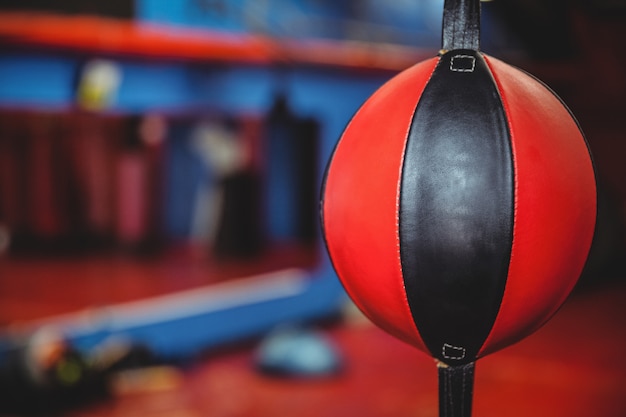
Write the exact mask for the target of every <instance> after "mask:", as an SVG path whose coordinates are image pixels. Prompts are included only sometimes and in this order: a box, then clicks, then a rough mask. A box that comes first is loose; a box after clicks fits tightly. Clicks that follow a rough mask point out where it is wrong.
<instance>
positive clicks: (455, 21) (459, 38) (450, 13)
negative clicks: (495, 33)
mask: <svg viewBox="0 0 626 417" xmlns="http://www.w3.org/2000/svg"><path fill="white" fill-rule="evenodd" d="M441 33H442V42H441V43H442V49H444V50H446V51H451V50H453V49H474V50H478V49H480V0H445V3H444V5H443V25H442V31H441Z"/></svg>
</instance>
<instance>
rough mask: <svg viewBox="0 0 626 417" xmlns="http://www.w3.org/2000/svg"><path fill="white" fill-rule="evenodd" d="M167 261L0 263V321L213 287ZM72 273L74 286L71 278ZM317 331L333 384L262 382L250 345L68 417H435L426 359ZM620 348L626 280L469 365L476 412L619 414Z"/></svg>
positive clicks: (388, 342) (342, 328)
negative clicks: (332, 346) (338, 359)
mask: <svg viewBox="0 0 626 417" xmlns="http://www.w3.org/2000/svg"><path fill="white" fill-rule="evenodd" d="M172 265H173V266H171V269H169V268H165V267H164V266H163V265H161V266H160V267H159V268H156V266H155V265H152V266H151V264H150V263H143V264H142V263H136V262H130V261H126V260H118V261H115V262H112V263H111V262H110V260H109V261H107V262H104V261H101V260H100V261H98V260H97V261H88V260H84V261H81V262H78V263H74V262H69V261H55V262H53V263H52V264H47V266H46V268H43V269H42V268H41V264H36V263H35V264H31V263H29V262H7V261H6V260H4V261H0V312H1V314H2V316H1V317H2V320H3V321H4V323H8V322H11V321H12V320H14V319H20V320H27V319H29V318H34V317H37V316H39V315H41V314H44V313H45V312H46V311H49V312H54V313H59V312H63V311H67V310H71V309H75V308H84V307H85V299H83V300H82V301H81V299H82V298H84V297H86V300H88V301H89V302H93V303H104V302H107V301H110V300H115V301H124V300H127V299H131V298H132V297H135V296H138V295H140V294H145V295H152V294H158V293H163V292H164V291H168V290H173V289H181V287H185V286H187V287H189V286H193V285H204V284H206V283H207V280H210V278H207V275H210V274H207V268H208V266H207V265H204V266H202V263H195V264H194V263H191V264H184V263H183V264H178V266H176V262H174V263H173V264H172ZM194 265H195V266H194ZM7 272H11V274H10V275H11V278H9V276H8V275H6V273H7ZM78 272H80V275H79V276H80V279H79V280H76V281H75V282H73V283H72V279H73V278H71V277H72V276H74V277H76V276H77V275H76V274H78ZM231 272H232V274H233V275H235V272H243V271H231ZM16 277H19V279H18V278H16ZM175 277H176V278H175ZM74 279H75V278H74ZM107 279H109V281H108V284H106V285H105V287H106V288H107V289H106V292H105V293H102V289H103V288H105V287H103V286H102V282H103V280H104V281H106V280H107ZM41 282H46V283H47V284H46V285H41ZM70 284H72V285H73V286H72V287H69V285H70ZM96 294H100V295H99V296H96ZM324 333H325V334H326V335H328V336H329V337H330V338H331V340H333V341H334V342H335V343H336V344H337V346H338V347H339V349H340V351H341V352H342V354H343V355H344V357H345V361H346V368H345V372H344V373H343V374H342V375H340V376H338V377H334V378H329V379H325V380H318V381H290V380H277V379H272V378H268V377H264V376H262V375H260V374H258V373H257V372H256V371H255V370H254V369H253V367H252V362H253V354H254V346H250V347H245V348H237V349H232V350H228V351H226V352H221V353H220V354H216V355H213V356H211V357H207V358H206V359H204V360H202V361H199V362H198V363H196V364H195V365H194V366H193V367H191V368H190V369H186V370H177V369H165V370H161V371H159V372H156V373H152V374H151V375H152V378H150V379H148V380H144V381H143V382H144V383H137V382H135V383H134V384H131V385H130V386H129V385H128V384H125V385H117V386H118V391H117V395H116V396H115V397H114V398H113V399H112V400H111V401H108V402H106V403H102V404H94V405H92V406H89V407H87V408H83V409H80V410H77V411H75V412H73V413H71V414H67V417H105V416H106V417H133V416H141V417H161V416H168V417H201V416H202V417H212V416H232V417H253V416H258V417H270V416H280V417H283V416H298V417H307V416H315V417H332V416H337V417H339V416H341V417H346V416H347V417H351V416H355V417H369V416H371V417H384V416H390V417H392V416H393V417H404V416H406V417H409V416H411V417H429V416H430V417H436V416H437V414H438V412H437V392H436V387H437V382H436V369H435V364H434V362H433V361H432V360H431V359H430V358H428V357H427V356H426V355H424V354H422V353H420V352H418V351H416V350H414V349H413V348H411V347H410V346H408V345H405V344H403V343H401V342H398V341H396V340H395V339H393V338H391V337H390V336H387V335H386V334H384V333H383V332H381V331H380V330H378V329H377V328H375V327H373V326H371V325H368V324H364V322H363V321H359V320H357V321H354V320H351V321H350V320H349V321H347V322H346V323H345V324H342V325H337V326H334V327H332V328H331V329H326V330H324ZM624 352H626V284H612V285H610V286H608V285H607V286H604V287H602V288H598V289H594V290H588V291H586V292H578V293H576V294H574V295H573V296H572V297H571V298H570V300H569V301H568V302H567V303H566V305H565V306H564V307H563V308H562V309H561V311H560V312H559V313H558V314H557V316H556V317H555V318H554V319H553V320H552V321H550V322H549V323H548V324H547V325H546V326H545V327H544V328H542V329H541V330H539V331H538V332H537V333H535V334H534V335H532V336H531V337H529V338H527V339H526V340H524V341H522V342H520V343H519V344H517V345H515V346H513V347H510V348H508V349H505V350H504V351H502V352H499V353H496V354H494V355H492V356H491V357H487V358H484V359H481V360H480V361H479V362H478V364H477V370H476V387H475V402H474V416H476V417H492V416H493V417H502V416H507V417H517V416H520V417H521V416H524V417H543V416H545V417H595V416H602V417H626V355H625V354H624Z"/></svg>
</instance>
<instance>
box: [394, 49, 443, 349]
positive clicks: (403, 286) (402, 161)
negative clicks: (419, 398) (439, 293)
mask: <svg viewBox="0 0 626 417" xmlns="http://www.w3.org/2000/svg"><path fill="white" fill-rule="evenodd" d="M440 63H441V58H439V59H438V60H437V63H436V64H435V65H434V66H433V69H432V71H431V72H430V75H429V76H428V80H426V83H425V84H424V88H423V89H422V93H421V94H420V96H419V97H418V99H417V104H416V105H415V108H414V109H413V113H412V114H411V121H410V122H409V125H408V126H407V130H406V135H405V138H406V139H405V141H404V146H403V148H402V155H401V157H400V169H399V175H398V184H397V186H396V251H397V255H398V265H399V267H400V268H399V269H400V275H401V276H402V289H403V291H402V295H403V298H404V304H405V306H406V309H407V310H408V312H409V317H411V318H412V321H413V325H414V326H415V332H416V333H417V335H418V337H419V338H420V339H421V341H422V343H423V344H424V348H425V349H427V350H430V349H428V346H426V342H425V341H424V339H423V338H422V335H421V334H420V331H419V329H418V328H417V323H415V318H413V312H412V311H411V306H410V304H409V298H408V296H407V294H406V284H405V282H404V271H403V269H402V254H401V252H400V192H401V188H402V171H404V158H405V156H406V148H407V145H408V143H409V135H410V134H411V126H412V125H413V120H414V118H415V113H416V112H417V107H418V105H419V101H420V100H421V98H422V95H423V94H424V90H425V89H426V87H427V86H428V84H429V83H430V80H431V79H432V78H433V74H434V73H435V71H436V70H437V67H438V66H439V64H440Z"/></svg>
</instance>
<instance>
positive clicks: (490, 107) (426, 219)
mask: <svg viewBox="0 0 626 417" xmlns="http://www.w3.org/2000/svg"><path fill="white" fill-rule="evenodd" d="M401 181H402V183H401V194H400V214H399V222H400V255H401V261H402V271H403V276H404V281H405V287H406V291H407V297H408V301H409V305H410V307H411V312H412V314H413V318H414V320H415V323H416V324H417V328H418V329H419V331H420V334H421V336H422V338H423V340H424V342H425V343H426V345H427V346H428V348H429V349H430V351H431V353H432V354H433V355H434V356H435V357H437V358H438V359H440V360H441V361H443V362H445V363H449V364H453V365H459V364H463V363H469V362H471V361H473V360H474V359H475V356H476V354H477V352H478V350H479V349H480V347H481V345H482V343H483V342H484V340H485V339H486V337H487V335H488V333H489V331H490V329H491V327H492V325H493V323H494V320H495V317H496V315H497V313H498V309H499V307H500V302H501V299H502V296H503V293H504V285H505V282H506V276H507V273H508V264H509V258H510V254H511V245H512V233H513V232H512V231H513V204H514V184H513V162H512V155H511V145H510V135H509V130H508V126H507V120H506V116H505V113H504V110H503V107H502V102H501V99H500V96H499V94H498V90H497V87H496V86H495V82H494V80H493V77H492V76H491V73H490V71H489V69H488V67H487V65H486V63H485V61H484V60H483V58H482V57H481V55H480V54H479V53H477V52H475V51H472V50H455V51H451V52H448V53H446V54H444V55H443V56H442V58H441V61H440V63H439V65H438V66H437V68H436V69H435V71H434V73H433V76H432V78H431V80H430V82H429V84H428V85H427V86H426V89H425V90H424V92H423V94H422V97H421V99H420V102H419V103H418V105H417V108H416V112H415V115H414V118H413V122H412V125H411V130H410V132H409V138H408V143H407V148H406V154H405V160H404V166H403V172H402V179H401Z"/></svg>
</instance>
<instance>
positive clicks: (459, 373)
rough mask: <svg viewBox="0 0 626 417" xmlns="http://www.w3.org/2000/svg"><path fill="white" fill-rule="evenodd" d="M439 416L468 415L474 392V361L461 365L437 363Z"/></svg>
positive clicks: (461, 416)
mask: <svg viewBox="0 0 626 417" xmlns="http://www.w3.org/2000/svg"><path fill="white" fill-rule="evenodd" d="M437 368H438V373H439V417H470V416H471V415H472V394H473V392H474V362H471V363H468V364H466V365H462V366H447V365H444V364H442V363H439V364H438V366H437Z"/></svg>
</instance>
